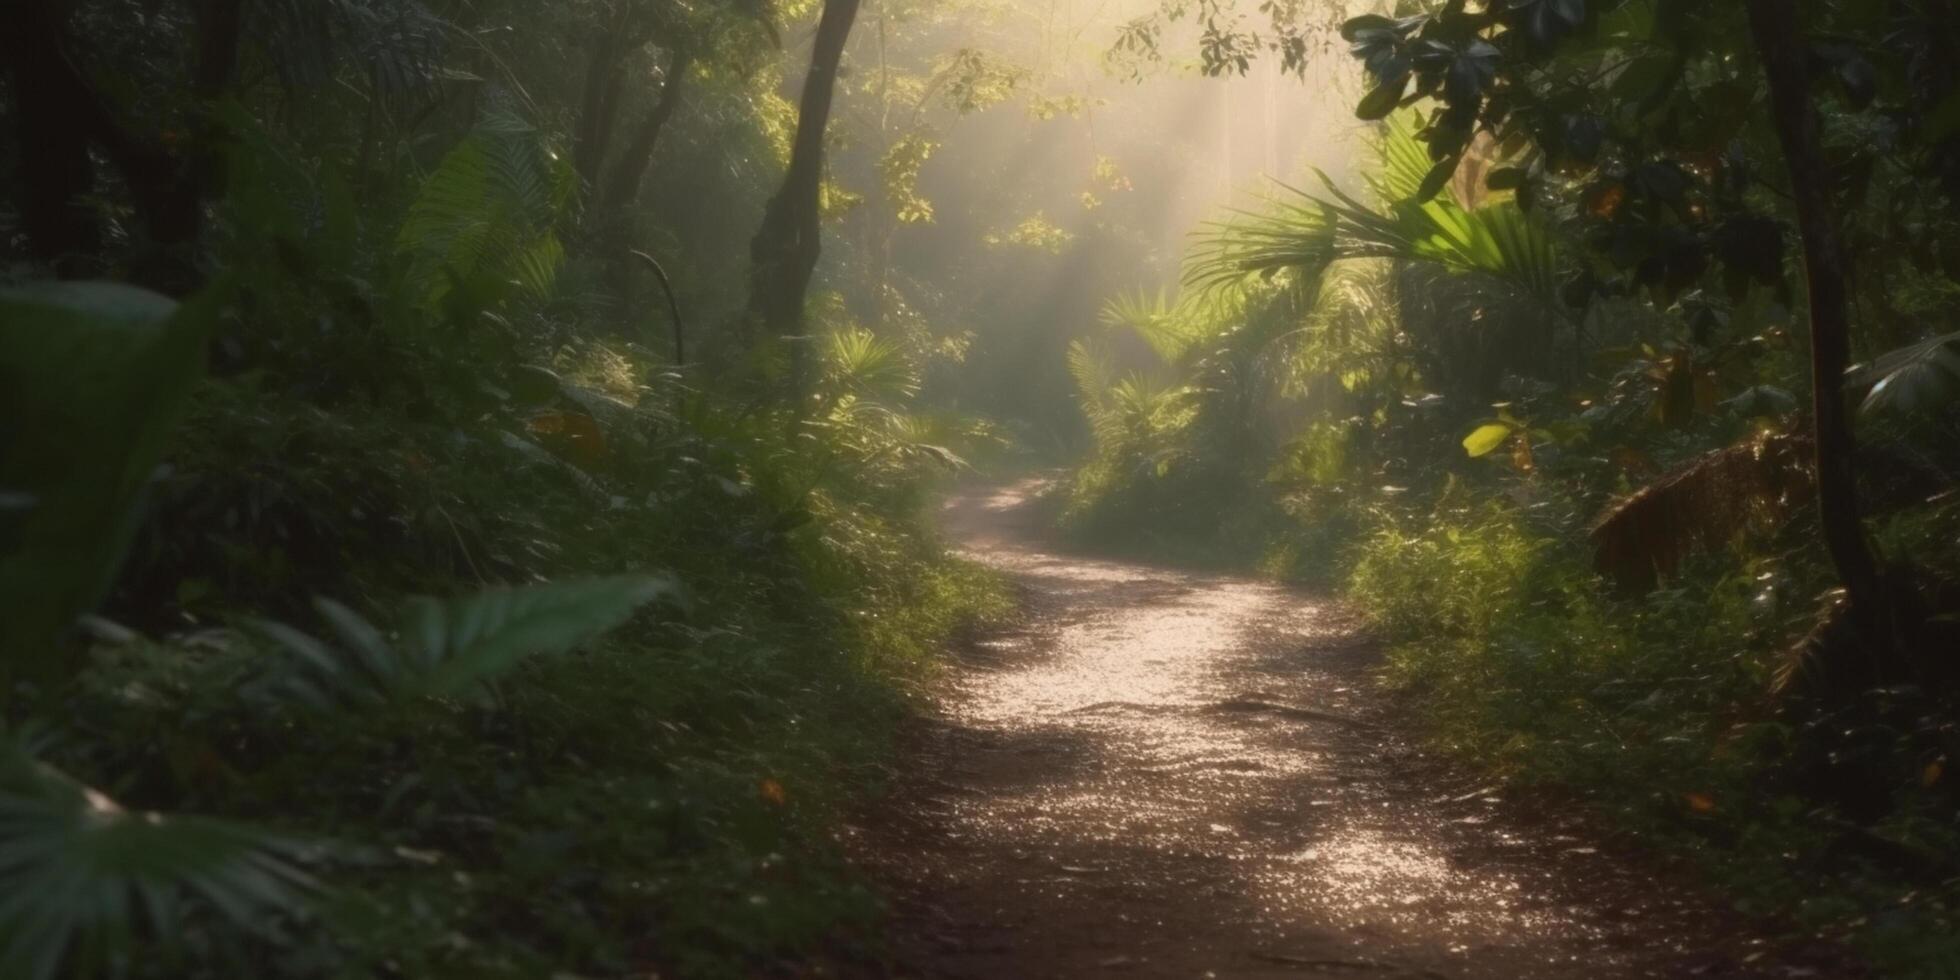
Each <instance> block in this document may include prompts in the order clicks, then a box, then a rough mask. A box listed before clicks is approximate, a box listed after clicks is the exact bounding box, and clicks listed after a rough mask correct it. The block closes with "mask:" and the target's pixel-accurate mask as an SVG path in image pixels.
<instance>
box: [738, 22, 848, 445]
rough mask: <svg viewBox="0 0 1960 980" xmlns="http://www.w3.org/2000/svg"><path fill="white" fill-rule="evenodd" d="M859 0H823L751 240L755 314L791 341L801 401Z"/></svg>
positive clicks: (793, 379) (796, 397) (795, 396)
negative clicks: (786, 135) (777, 176)
mask: <svg viewBox="0 0 1960 980" xmlns="http://www.w3.org/2000/svg"><path fill="white" fill-rule="evenodd" d="M857 12H858V0H824V5H823V14H822V16H821V17H820V18H819V19H818V21H817V34H816V40H815V43H814V45H813V46H812V48H811V51H810V70H809V73H808V74H807V75H806V76H805V77H804V80H803V97H802V99H801V100H800V101H799V102H798V104H797V112H796V136H795V138H794V140H793V141H792V142H791V144H790V158H789V168H788V169H787V170H786V171H784V173H783V182H782V186H781V188H780V189H778V190H777V191H776V194H775V196H774V197H771V198H770V199H769V205H768V208H767V210H765V211H764V212H763V217H762V227H761V228H759V229H757V230H756V233H755V238H754V239H753V240H752V241H751V243H750V246H749V263H750V280H749V315H750V316H751V317H752V318H754V320H756V321H757V322H758V323H759V325H760V326H761V327H763V328H764V329H765V330H766V331H767V332H768V334H769V335H770V336H772V337H775V338H778V339H781V340H784V341H787V342H788V343H789V380H788V392H787V393H788V395H789V400H790V403H791V404H792V405H796V406H799V407H800V406H801V404H802V401H803V396H804V395H805V393H806V392H807V391H808V389H809V384H810V378H809V374H810V366H809V360H810V354H809V352H808V350H807V349H806V348H807V341H806V339H805V338H804V337H803V336H802V334H803V299H804V296H805V294H806V293H808V292H809V288H810V276H811V275H812V274H813V273H814V272H815V271H816V267H817V255H818V252H819V250H820V241H819V239H820V238H821V236H822V228H821V222H822V217H823V215H822V191H823V147H824V131H825V128H826V126H827V125H828V124H829V122H830V105H831V98H832V95H833V94H834V92H835V90H836V85H837V69H838V66H839V63H840V62H841V61H842V60H843V57H844V44H845V42H846V41H848V40H849V39H850V36H851V24H852V22H853V21H855V20H856V18H857Z"/></svg>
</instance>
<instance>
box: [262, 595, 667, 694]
mask: <svg viewBox="0 0 1960 980" xmlns="http://www.w3.org/2000/svg"><path fill="white" fill-rule="evenodd" d="M660 598H666V599H670V600H680V599H682V598H683V593H682V592H681V590H680V586H679V584H678V583H676V582H675V581H674V580H673V579H671V578H667V577H665V576H657V575H627V576H617V577H613V578H600V579H590V580H585V581H572V582H555V583H550V584H545V585H533V586H527V587H525V588H519V589H492V590H488V591H485V592H479V593H477V594H475V595H470V596H464V597H462V598H458V599H447V600H443V599H430V598H419V599H414V600H411V601H410V602H409V604H408V606H407V607H406V609H404V611H403V615H402V618H401V637H402V638H401V641H400V643H399V644H392V643H390V642H389V641H388V640H387V638H386V637H385V636H384V634H383V633H382V631H381V630H380V629H378V628H376V627H375V626H374V625H373V624H371V623H369V622H368V621H367V620H366V619H363V618H362V617H361V616H360V615H359V614H357V613H355V612H354V611H353V610H350V609H348V608H346V607H345V606H342V605H340V604H339V603H336V602H333V601H331V600H326V599H320V600H316V601H315V602H314V608H315V609H317V610H318V611H319V613H320V616H321V618H322V619H324V620H326V623H327V625H328V627H329V628H330V629H331V630H332V631H333V633H334V637H335V639H336V640H337V641H338V645H337V646H336V645H334V644H330V643H328V642H326V641H323V640H320V639H317V638H315V637H313V636H310V635H308V634H306V633H304V632H301V631H300V630H297V629H294V628H293V627H291V626H287V625H285V624H282V623H272V622H261V623H258V624H255V627H254V628H255V630H256V631H257V633H258V634H259V635H260V636H262V637H264V638H265V639H267V640H270V641H271V642H272V643H274V644H275V645H276V646H278V647H279V649H280V650H281V651H283V652H284V653H285V655H286V656H285V658H284V659H283V660H281V661H279V662H277V663H276V665H275V666H274V667H273V668H272V669H271V670H270V672H269V673H268V674H267V675H266V676H265V677H264V678H262V679H261V680H260V682H259V683H258V684H257V685H256V687H257V691H256V692H255V693H257V694H258V695H259V696H260V697H261V698H263V699H265V700H268V701H271V702H272V703H288V704H298V705H302V706H304V707H308V708H312V709H315V710H320V711H333V710H341V709H345V708H360V707H370V706H374V705H379V704H385V703H388V702H391V701H400V700H406V699H411V698H416V697H426V696H435V697H441V696H456V695H460V694H467V693H470V692H472V691H475V690H477V689H478V688H480V687H481V686H482V685H483V684H484V683H486V682H488V681H491V680H494V679H495V678H497V677H498V676H500V675H502V674H505V673H507V672H509V671H510V670H511V669H512V668H514V667H515V666H517V664H518V663H520V662H521V661H523V660H524V659H525V658H527V657H531V656H537V655H551V654H557V653H563V652H565V651H567V650H570V649H572V648H573V647H575V646H577V645H579V644H580V643H583V642H585V641H586V640H588V639H591V638H592V637H594V636H597V635H598V634H600V633H604V632H606V631H608V630H611V629H613V628H614V627H617V626H619V625H620V624H621V623H624V622H625V621H626V619H627V618H628V617H629V616H631V615H632V613H633V611H634V610H635V609H637V608H639V607H640V606H643V605H645V604H647V603H649V602H652V601H654V600H655V599H660Z"/></svg>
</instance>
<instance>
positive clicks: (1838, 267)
mask: <svg viewBox="0 0 1960 980" xmlns="http://www.w3.org/2000/svg"><path fill="white" fill-rule="evenodd" d="M1749 26H1750V31H1751V33H1752V34H1753V35H1754V38H1755V44H1756V49H1757V52H1758V53H1759V54H1760V56H1761V57H1762V60H1763V69H1764V72H1765V74H1766V75H1767V76H1768V78H1769V92H1770V109H1771V115H1772V118H1773V120H1774V122H1775V124H1776V134H1777V138H1778V140H1779V141H1780V142H1781V143H1782V146H1783V155H1784V157H1785V159H1786V161H1787V163H1788V166H1789V172H1790V185H1791V193H1792V195H1793V196H1794V197H1795V200H1796V207H1797V225H1798V228H1799V230H1800V232H1801V233H1802V237H1803V255H1804V279H1805V282H1806V285H1807V287H1808V292H1809V300H1810V364H1811V385H1812V387H1813V389H1814V391H1813V399H1814V401H1813V404H1812V409H1811V412H1812V424H1813V426H1814V427H1815V430H1816V443H1817V450H1816V452H1817V457H1816V465H1817V503H1818V509H1819V512H1820V515H1821V517H1822V520H1823V527H1824V542H1825V545H1826V546H1827V547H1828V548H1829V550H1830V554H1831V561H1832V563H1833V564H1835V565H1836V566H1837V572H1838V578H1839V579H1840V580H1841V581H1842V583H1843V585H1844V590H1845V594H1846V597H1847V599H1848V600H1849V604H1850V612H1851V615H1852V617H1853V619H1854V621H1855V622H1856V624H1857V626H1858V627H1859V632H1860V633H1861V635H1862V638H1863V639H1864V641H1865V645H1866V646H1867V647H1868V649H1870V650H1871V651H1872V652H1874V653H1876V654H1878V655H1879V656H1881V657H1885V656H1889V654H1890V653H1891V652H1892V648H1893V642H1894V640H1895V636H1894V634H1893V629H1892V626H1893V623H1892V609H1893V602H1892V597H1891V596H1889V595H1888V593H1887V591H1886V585H1885V581H1884V576H1883V574H1882V573H1881V571H1880V568H1879V563H1878V559H1877V558H1876V557H1875V556H1874V554H1873V552H1872V548H1871V544H1870V542H1868V541H1867V540H1866V538H1865V530H1864V524H1863V522H1862V521H1861V520H1860V518H1859V514H1858V488H1857V478H1856V472H1855V470H1854V468H1853V467H1854V463H1853V456H1854V454H1855V451H1856V444H1855V441H1854V436H1853V434H1852V429H1851V417H1850V412H1849V410H1848V409H1847V407H1846V405H1845V397H1844V372H1845V369H1846V368H1847V367H1849V366H1850V361H1851V329H1850V327H1851V324H1850V314H1849V310H1848V308H1847V303H1846V291H1845V272H1844V253H1843V246H1842V244H1841V242H1840V241H1839V237H1838V231H1837V225H1836V222H1835V220H1834V218H1833V215H1832V204H1831V199H1830V192H1829V183H1828V177H1827V175H1826V174H1825V172H1824V165H1823V157H1822V153H1821V151H1820V148H1819V142H1818V135H1817V133H1818V123H1817V114H1816V112H1815V111H1814V109H1813V107H1812V106H1811V102H1810V79H1809V71H1808V67H1807V66H1806V65H1805V63H1804V53H1805V51H1806V50H1807V48H1806V47H1805V46H1804V43H1803V38H1802V35H1801V33H1800V31H1799V30H1798V27H1797V19H1796V9H1795V4H1794V3H1793V2H1792V0H1749Z"/></svg>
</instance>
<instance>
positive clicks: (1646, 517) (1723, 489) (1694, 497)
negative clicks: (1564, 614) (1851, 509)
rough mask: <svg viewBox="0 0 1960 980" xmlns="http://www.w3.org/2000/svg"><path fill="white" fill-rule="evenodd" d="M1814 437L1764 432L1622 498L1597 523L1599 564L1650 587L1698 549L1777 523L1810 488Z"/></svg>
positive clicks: (1627, 583)
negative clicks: (1810, 449)
mask: <svg viewBox="0 0 1960 980" xmlns="http://www.w3.org/2000/svg"><path fill="white" fill-rule="evenodd" d="M1809 446H1810V442H1809V440H1808V439H1807V438H1805V437H1802V436H1796V435H1765V436H1759V437H1754V438H1751V439H1748V440H1745V441H1743V442H1740V443H1737V444H1735V445H1733V446H1728V447H1725V448H1722V449H1717V450H1715V451H1713V452H1710V453H1707V454H1706V455H1703V456H1702V457H1701V458H1699V459H1697V460H1695V461H1694V462H1692V463H1689V464H1688V465H1686V466H1683V467H1681V468H1679V469H1676V470H1674V471H1673V472H1671V473H1669V474H1667V475H1666V476H1663V477H1662V478H1661V479H1659V480H1658V481H1656V482H1654V483H1653V484H1651V485H1649V486H1647V487H1646V488H1645V489H1642V490H1641V491H1640V492H1638V493H1635V494H1634V495H1632V496H1630V497H1628V498H1626V499H1625V500H1622V501H1620V502H1619V503H1618V504H1616V505H1614V506H1613V508H1612V509H1611V510H1609V511H1607V512H1606V515H1605V516H1604V517H1602V518H1601V519H1600V521H1599V523H1597V524H1595V525H1594V526H1593V530H1592V545H1593V565H1594V567H1595V568H1597V569H1598V570H1599V571H1600V572H1601V573H1602V574H1604V575H1607V576H1610V577H1612V578H1613V579H1615V580H1617V581H1618V582H1619V583H1620V584H1621V585H1622V586H1623V587H1627V588H1630V589H1639V588H1651V587H1652V586H1653V584H1654V581H1655V579H1656V578H1657V577H1658V576H1661V575H1666V574H1670V573H1672V572H1673V571H1674V570H1675V569H1676V568H1679V567H1680V565H1681V562H1682V561H1683V560H1685V559H1686V558H1687V557H1688V555H1689V554H1691V553H1693V552H1694V551H1696V550H1698V549H1705V548H1718V547H1722V546H1724V545H1726V544H1728V543H1729V542H1730V541H1731V540H1733V539H1734V538H1735V536H1736V535H1738V534H1741V533H1742V532H1744V531H1745V530H1748V529H1749V528H1751V527H1756V526H1765V525H1772V524H1775V523H1778V522H1780V521H1782V520H1783V519H1785V518H1786V517H1787V516H1788V515H1789V513H1790V512H1791V511H1792V510H1794V509H1795V508H1796V507H1797V506H1798V505H1799V504H1800V503H1801V502H1802V501H1804V500H1806V499H1808V492H1809V488H1810V486H1811V468H1810V451H1809Z"/></svg>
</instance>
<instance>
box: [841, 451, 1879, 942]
mask: <svg viewBox="0 0 1960 980" xmlns="http://www.w3.org/2000/svg"><path fill="white" fill-rule="evenodd" d="M1032 489H1033V485H1032V484H1021V485H1017V486H1015V487H1011V488H1007V489H1004V490H992V491H981V492H975V493H973V494H969V495H966V496H962V497H960V498H959V499H956V500H955V501H953V503H952V504H950V505H949V506H948V508H947V513H946V521H947V525H948V528H949V530H950V531H951V532H952V533H953V534H954V535H955V536H956V537H957V538H958V539H959V540H960V541H961V542H962V543H963V544H964V547H965V548H966V550H967V551H968V552H969V553H971V554H972V555H973V556H974V557H976V558H978V559H980V560H982V561H985V562H987V563H988V564H991V565H994V566H996V567H998V568H1000V569H1002V570H1004V571H1006V572H1007V573H1009V574H1010V575H1012V576H1013V577H1014V578H1015V579H1016V580H1017V581H1018V582H1019V583H1020V585H1021V586H1022V587H1023V589H1024V591H1025V594H1026V596H1027V601H1028V613H1027V616H1026V621H1025V623H1024V624H1023V626H1022V627H1021V628H1020V629H1018V630H1015V631H1012V632H1004V633H1000V634H996V635H992V636H989V637H985V638H982V639H981V640H980V641H978V642H977V643H975V644H973V645H972V646H971V647H970V649H968V650H967V651H966V652H965V654H964V655H963V657H962V661H961V663H959V665H958V666H957V667H956V669H955V670H954V671H953V676H952V678H951V679H950V680H949V684H948V688H947V690H946V692H945V696H944V698H943V701H942V703H941V706H940V712H939V715H938V717H936V718H934V719H931V720H930V721H929V722H927V723H925V724H924V725H922V726H921V730H920V731H919V732H917V733H916V738H915V744H914V746H913V748H912V753H913V757H912V758H911V759H910V760H909V763H910V764H909V765H908V767H907V772H908V773H909V775H907V776H906V777H905V778H904V779H903V780H902V783H901V788H900V791H899V792H898V793H897V794H895V796H894V798H893V800H892V801H890V802H888V803H887V804H886V805H885V807H884V808H883V809H882V810H881V811H880V813H879V814H877V815H876V816H875V818H874V819H872V820H871V821H870V826H868V827H865V828H863V829H862V830H861V831H859V832H858V835H857V840H856V841H855V844H856V849H857V850H858V852H859V853H860V854H861V855H862V856H863V860H864V861H865V862H866V863H867V864H868V865H869V866H870V867H871V870H872V873H873V874H874V876H876V877H877V878H878V879H880V880H881V881H882V882H883V883H884V884H885V885H886V887H887V888H888V889H889V890H890V892H891V894H892V895H893V896H894V901H895V904H896V910H895V916H896V921H895V923H894V929H895V932H896V933H897V939H896V940H895V942H896V947H897V948H896V953H895V956H896V962H895V963H894V964H891V965H890V966H888V967H886V968H884V972H887V973H889V974H893V975H900V976H931V977H972V978H990V980H991V978H1018V977H1030V978H1045V977H1086V976H1123V975H1127V976H1150V977H1301V976H1317V975H1325V976H1348V977H1355V978H1361V980H1378V978H1417V977H1420V978H1446V980H1468V978H1503V980H1528V978H1538V977H1583V978H1587V980H1612V978H1621V977H1723V978H1733V977H1823V976H1833V977H1834V976H1843V975H1847V974H1846V972H1845V971H1843V970H1842V969H1836V968H1831V967H1826V966H1820V965H1819V963H1820V962H1821V961H1818V960H1815V959H1791V958H1788V957H1786V956H1785V955H1784V954H1781V953H1771V952H1769V951H1768V950H1769V947H1768V946H1767V945H1766V944H1764V943H1762V942H1761V941H1760V940H1758V939H1755V938H1752V937H1750V936H1748V935H1747V934H1746V933H1743V932H1741V931H1739V929H1738V928H1737V927H1738V923H1737V921H1736V917H1735V916H1733V915H1730V914H1726V913H1724V912H1722V911H1720V910H1719V909H1718V908H1717V907H1716V906H1714V905H1711V904H1709V903H1707V902H1705V901H1698V900H1695V899H1692V898H1689V897H1687V891H1686V890H1684V889H1681V888H1675V887H1669V886H1667V885H1665V884H1663V883H1662V882H1660V881H1657V880H1656V879H1655V878H1654V877H1652V876H1651V875H1650V874H1648V873H1646V872H1644V871H1642V870H1641V869H1639V868H1638V867H1635V866H1633V865H1631V864H1630V863H1628V862H1627V861H1625V860H1623V859H1620V858H1616V857H1614V856H1611V855H1610V854H1608V853H1606V852H1605V850H1604V849H1602V848H1600V847H1599V846H1598V845H1597V844H1596V843H1594V842H1593V840H1592V839H1591V838H1590V837H1589V836H1588V835H1587V834H1586V833H1585V831H1584V830H1583V829H1582V827H1581V826H1580V825H1579V824H1578V823H1576V822H1574V821H1570V820H1561V819H1560V818H1558V817H1557V816H1555V815H1550V814H1546V813H1543V812H1532V811H1533V808H1532V807H1530V806H1528V805H1525V804H1522V803H1519V802H1516V801H1511V800H1507V799H1506V798H1505V796H1504V795H1503V794H1502V793H1501V792H1499V791H1497V790H1495V789H1493V788H1490V787H1485V786H1481V785H1479V784H1478V782H1476V781H1475V779H1474V777H1473V776H1471V775H1468V774H1462V773H1458V772H1455V771H1453V770H1452V769H1451V768H1450V767H1448V766H1446V765H1444V764H1441V763H1439V762H1436V761H1433V760H1429V759H1426V758H1424V757H1423V756H1421V755H1420V754H1418V753H1416V752H1415V751H1414V750H1413V749H1411V748H1410V747H1409V745H1408V744H1407V742H1406V741H1405V740H1404V739H1403V738H1402V737H1400V736H1398V735H1397V734H1396V733H1395V732H1394V730H1393V728H1392V727H1391V722H1392V718H1391V716H1390V715H1389V713H1388V711H1387V709H1386V706H1385V705H1384V704H1383V703H1382V702H1381V700H1380V699H1379V697H1378V696H1377V695H1375V694H1374V693H1373V688H1372V686H1371V681H1370V676H1371V674H1370V671H1371V667H1372V665H1373V664H1374V662H1375V659H1376V656H1377V653H1376V651H1375V650H1374V649H1373V648H1372V647H1371V646H1369V645H1368V644H1367V643H1366V642H1365V640H1363V639H1361V638H1360V637H1359V636H1358V634H1357V631H1356V628H1355V624H1354V623H1353V622H1351V621H1350V620H1349V619H1347V618H1345V617H1344V615H1343V614H1342V613H1341V612H1340V611H1339V610H1338V609H1337V608H1335V607H1334V606H1332V605H1330V604H1328V603H1326V602H1324V601H1319V600H1315V599H1313V598H1311V597H1308V596H1304V595H1302V594H1300V593H1297V592H1294V591H1291V590H1288V589H1285V588H1281V587H1278V586H1275V585H1271V584H1266V583H1262V582H1257V581H1251V580H1246V579H1239V578H1232V577H1228V576H1221V575H1211V574H1202V573H1191V572H1182V571H1168V570H1164V569H1159V568H1153V567H1148V566H1142V565H1133V564H1125V563H1120V562H1111V561H1098V560H1090V559H1083V558H1077V557H1070V556H1065V555H1062V554H1057V553H1055V552H1053V551H1051V550H1049V549H1047V548H1045V547H1044V546H1043V545H1042V544H1041V543H1040V537H1041V536H1040V535H1039V534H1037V533H1036V531H1035V526H1034V525H1035V521H1034V520H1033V519H1032V518H1031V515H1030V510H1031V508H1030V507H1029V494H1030V492H1031V491H1032Z"/></svg>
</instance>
